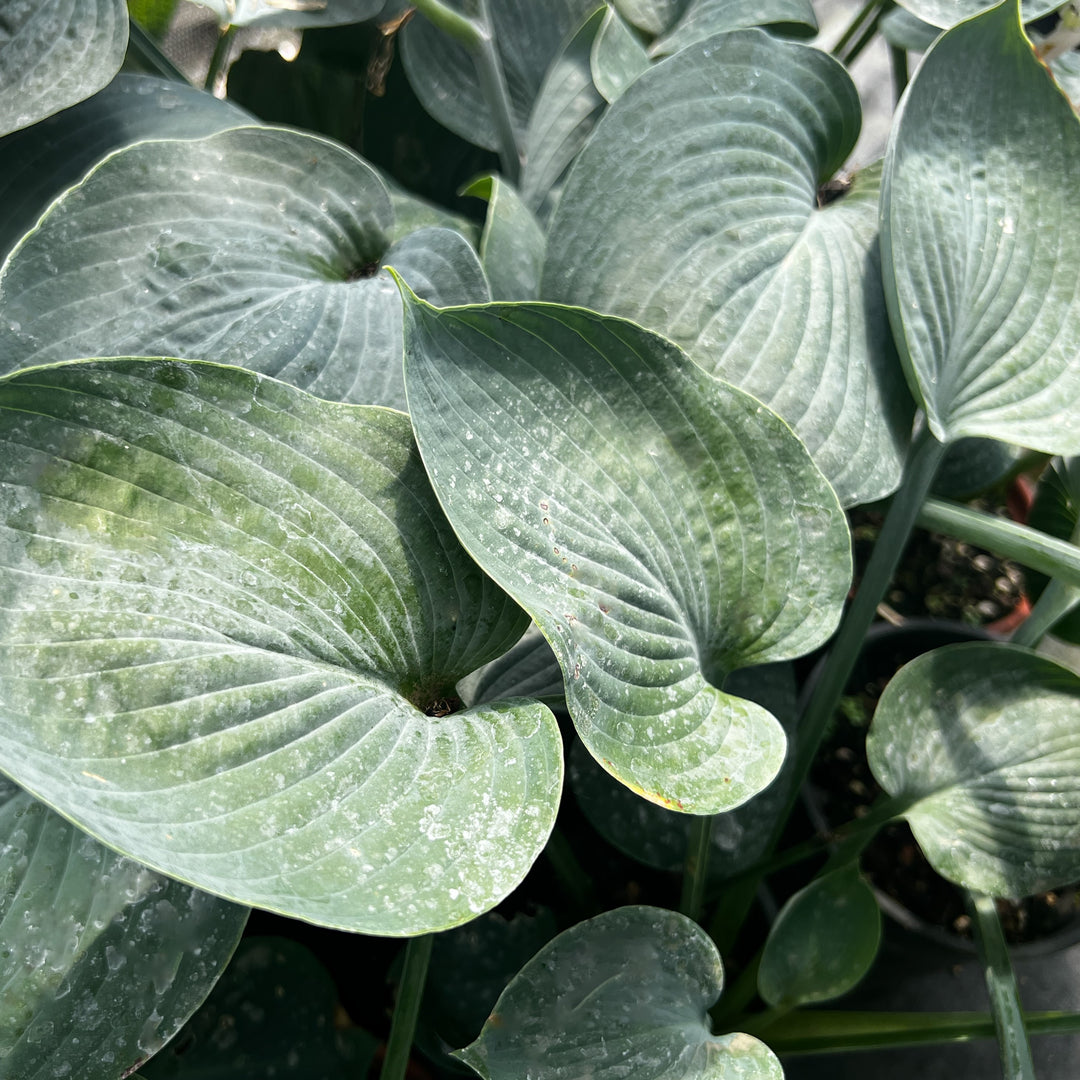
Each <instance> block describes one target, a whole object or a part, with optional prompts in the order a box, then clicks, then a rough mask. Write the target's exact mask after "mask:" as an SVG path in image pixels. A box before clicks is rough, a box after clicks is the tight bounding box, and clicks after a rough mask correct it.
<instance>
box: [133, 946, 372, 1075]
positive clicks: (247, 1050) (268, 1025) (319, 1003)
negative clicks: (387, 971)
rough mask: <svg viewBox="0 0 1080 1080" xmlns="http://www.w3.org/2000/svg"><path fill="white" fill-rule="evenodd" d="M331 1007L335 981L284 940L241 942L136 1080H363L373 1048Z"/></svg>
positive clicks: (311, 958) (366, 1036)
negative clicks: (210, 987) (194, 1008)
mask: <svg viewBox="0 0 1080 1080" xmlns="http://www.w3.org/2000/svg"><path fill="white" fill-rule="evenodd" d="M335 1008H340V1006H339V1005H338V994H337V988H336V987H335V986H334V980H333V978H332V977H331V975H330V973H329V972H328V971H327V970H326V968H324V967H323V966H322V964H321V963H319V961H318V960H317V959H316V958H315V956H314V955H312V953H311V952H310V951H309V950H308V949H306V948H305V947H304V946H303V945H301V944H300V943H299V942H297V941H292V940H290V939H288V938H276V937H245V938H244V940H243V941H241V942H240V945H239V946H238V948H237V950H236V955H235V956H234V957H233V958H232V960H231V962H230V963H229V966H228V967H227V968H226V969H225V974H224V975H223V976H222V977H221V979H220V980H219V981H218V984H217V986H215V987H214V992H213V993H212V994H211V995H210V997H209V998H207V1000H206V1002H205V1003H204V1004H203V1007H202V1008H201V1009H200V1010H199V1011H198V1012H197V1013H196V1014H195V1015H194V1016H193V1017H192V1018H191V1020H189V1021H188V1023H187V1025H186V1026H185V1027H184V1028H183V1029H182V1030H181V1031H180V1032H179V1033H178V1034H177V1036H176V1038H175V1039H174V1040H173V1041H172V1042H171V1043H170V1044H169V1045H168V1046H166V1047H165V1049H164V1050H162V1051H161V1053H159V1054H156V1055H155V1056H154V1057H153V1058H151V1060H150V1061H149V1062H147V1064H146V1065H144V1066H143V1067H142V1068H141V1069H140V1070H139V1072H138V1075H139V1076H140V1077H143V1078H144V1080H171V1078H172V1077H177V1078H178V1080H225V1078H226V1077H227V1078H228V1080H264V1078H268V1077H273V1078H274V1080H290V1078H292V1080H353V1078H355V1077H358V1076H365V1075H367V1070H368V1067H369V1066H370V1065H371V1062H372V1060H373V1059H374V1057H375V1053H376V1051H377V1049H378V1042H377V1041H376V1039H375V1038H374V1036H372V1035H369V1034H368V1033H367V1032H365V1031H363V1030H362V1029H359V1028H353V1027H342V1025H341V1023H340V1020H339V1018H338V1017H335ZM335 1021H337V1022H335ZM113 1075H114V1076H115V1074H113Z"/></svg>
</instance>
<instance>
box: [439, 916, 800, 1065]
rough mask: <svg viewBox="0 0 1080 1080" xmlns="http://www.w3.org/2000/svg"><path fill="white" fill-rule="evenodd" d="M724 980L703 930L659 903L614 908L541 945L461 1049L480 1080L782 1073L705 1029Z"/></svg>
mask: <svg viewBox="0 0 1080 1080" xmlns="http://www.w3.org/2000/svg"><path fill="white" fill-rule="evenodd" d="M722 985H723V969H722V967H721V965H720V956H719V954H718V953H717V951H716V946H715V945H714V944H713V943H712V941H711V940H710V939H709V937H708V935H707V934H706V933H705V931H704V930H702V929H701V927H699V926H697V925H696V924H695V923H693V922H691V921H690V920H689V919H687V918H686V917H685V916H684V915H679V914H676V913H675V912H673V911H664V910H662V909H660V908H652V907H626V908H618V909H616V910H615V911H608V912H605V913H604V914H603V915H599V916H597V917H596V918H595V919H590V920H589V921H588V922H583V923H579V924H578V925H577V926H574V927H572V928H571V929H569V930H567V931H565V932H564V933H562V934H560V935H559V936H558V937H557V938H555V940H554V941H552V942H550V943H549V944H548V945H546V946H545V947H544V948H543V949H541V950H540V952H538V953H537V954H536V956H534V957H533V958H532V960H530V961H529V962H528V963H527V964H526V965H525V967H523V968H522V969H521V971H520V972H518V974H517V975H516V976H515V977H514V979H513V980H512V981H511V983H510V985H509V986H508V987H507V988H506V990H505V991H504V992H503V994H502V996H501V997H500V998H499V1001H498V1004H496V1006H495V1009H494V1012H493V1013H492V1015H491V1018H490V1019H489V1020H488V1022H487V1024H485V1025H484V1030H483V1031H482V1032H481V1034H480V1037H479V1038H478V1039H477V1040H476V1041H475V1042H474V1043H472V1044H471V1045H470V1046H467V1047H466V1048H465V1049H464V1050H461V1051H460V1052H459V1053H458V1056H459V1057H460V1058H461V1059H462V1060H463V1061H464V1062H466V1063H467V1064H468V1065H471V1066H472V1067H473V1068H474V1069H475V1070H476V1071H477V1072H478V1073H479V1074H480V1076H482V1077H484V1080H517V1078H520V1077H522V1076H526V1075H527V1076H529V1077H531V1078H533V1080H578V1078H580V1077H582V1076H586V1075H591V1076H597V1075H605V1074H610V1075H612V1076H632V1077H633V1078H634V1080H660V1078H663V1080H782V1078H783V1075H784V1073H783V1070H782V1069H781V1067H780V1063H779V1061H777V1060H776V1058H775V1057H774V1056H773V1054H772V1051H771V1050H769V1048H768V1047H767V1046H766V1045H765V1044H764V1043H761V1042H759V1041H758V1040H757V1039H754V1038H752V1037H751V1036H749V1035H743V1034H738V1033H736V1034H731V1035H723V1036H714V1035H713V1034H712V1033H711V1031H710V1028H709V1017H708V1012H707V1010H708V1008H709V1006H710V1005H712V1004H713V1003H714V1002H715V1001H716V999H717V998H718V997H719V996H720V990H721V987H722Z"/></svg>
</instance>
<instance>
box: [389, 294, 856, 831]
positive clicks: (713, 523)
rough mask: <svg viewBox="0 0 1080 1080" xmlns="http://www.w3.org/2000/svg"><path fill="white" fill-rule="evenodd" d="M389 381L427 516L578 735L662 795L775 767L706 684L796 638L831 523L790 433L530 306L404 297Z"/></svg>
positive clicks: (831, 592) (641, 336) (681, 375)
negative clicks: (449, 530)
mask: <svg viewBox="0 0 1080 1080" xmlns="http://www.w3.org/2000/svg"><path fill="white" fill-rule="evenodd" d="M405 369H406V371H405V379H406V388H407V392H408V397H409V407H410V411H411V416H412V420H413V424H414V427H415V430H416V432H417V441H418V443H419V445H420V450H421V453H422V455H423V458H424V462H425V465H426V466H427V469H428V473H429V475H430V477H431V480H432V484H433V485H434V487H435V490H436V492H437V494H438V497H439V500H440V502H441V503H442V505H443V508H444V510H445V512H446V514H447V516H448V517H449V518H450V521H451V522H452V523H453V526H454V529H455V531H456V533H457V535H458V536H459V537H461V540H462V542H463V543H464V545H465V547H466V548H467V549H468V550H469V552H470V553H471V554H472V555H473V557H474V558H475V559H476V560H477V561H478V562H479V563H480V565H481V566H483V567H484V569H485V570H486V572H487V573H489V574H490V575H491V576H492V577H493V578H494V579H495V580H496V581H498V582H499V583H500V584H501V585H502V587H503V588H505V589H506V590H507V592H509V593H510V594H511V595H512V596H513V597H514V598H515V599H516V600H517V601H518V603H519V604H521V605H522V607H524V608H525V609H526V610H527V611H528V612H529V614H530V615H531V616H532V617H533V619H534V620H535V622H536V623H537V625H538V626H539V627H540V629H541V631H542V632H543V634H544V636H545V637H546V638H547V639H548V641H549V643H550V644H551V646H552V648H553V649H554V651H555V655H556V656H557V658H558V660H559V664H560V665H561V667H562V669H563V677H564V682H565V691H566V701H567V706H568V708H569V710H570V713H571V715H572V716H573V718H574V722H575V724H576V726H577V728H578V731H579V733H580V734H581V738H582V740H583V741H584V742H585V744H586V746H588V748H589V750H590V752H591V753H592V754H593V755H594V756H595V757H596V758H597V759H598V760H599V761H600V762H601V763H602V764H603V765H604V767H605V768H606V769H607V770H608V771H609V772H611V773H612V774H613V775H614V776H616V777H618V778H619V779H620V780H621V781H622V782H623V783H626V784H628V785H629V786H631V787H633V788H634V789H635V790H638V791H639V792H640V793H642V794H643V795H645V796H646V797H647V798H651V799H653V800H654V801H658V802H662V803H665V804H666V805H670V806H672V807H673V808H678V809H684V810H687V811H689V812H694V813H713V812H716V811H718V810H727V809H731V808H732V807H734V806H737V805H738V804H739V803H741V802H744V801H745V800H746V799H748V798H750V797H751V796H752V795H754V794H755V793H756V792H758V791H760V790H761V789H762V788H763V787H764V786H765V785H766V784H768V783H769V782H770V781H771V780H772V779H773V777H774V776H775V775H776V772H777V770H778V769H779V767H780V762H781V759H782V758H783V754H784V741H785V740H784V736H783V732H782V730H781V729H780V726H779V724H778V723H777V721H776V720H775V718H773V716H772V715H771V714H770V713H768V712H767V711H766V710H765V709H763V708H761V707H760V706H758V705H756V704H754V703H752V702H750V701H747V700H745V699H742V698H739V697H736V696H734V695H731V694H728V693H725V692H724V691H722V690H719V689H717V688H718V687H719V686H720V685H721V684H722V682H723V679H724V678H725V677H726V676H727V674H728V673H729V672H731V671H732V670H734V669H736V668H739V667H746V666H751V665H754V664H762V663H766V662H768V661H770V660H780V659H786V658H790V657H793V656H797V655H800V654H802V653H804V652H807V651H809V650H810V649H812V648H814V647H815V646H816V645H818V644H820V643H821V642H822V641H824V640H825V639H826V638H827V637H828V636H829V635H830V634H831V633H832V631H833V629H834V627H835V625H836V622H837V620H838V618H839V614H840V609H841V606H842V604H843V600H844V597H845V595H846V592H847V588H848V581H849V574H850V563H849V546H848V533H847V526H846V522H845V519H844V516H843V514H842V513H841V511H840V507H839V505H838V504H837V501H836V496H835V494H834V493H833V491H832V489H831V488H830V487H829V486H828V484H827V483H826V481H825V479H824V478H823V477H822V476H821V474H820V473H819V472H818V470H817V469H816V468H815V467H814V465H813V462H812V461H811V460H810V458H809V456H808V455H807V453H806V450H805V449H804V447H803V446H802V444H801V443H800V442H799V441H798V440H797V439H796V438H795V437H794V436H793V435H792V433H791V431H790V429H789V428H788V427H787V426H786V425H785V424H784V423H783V422H782V421H781V420H780V419H779V418H778V417H776V416H775V415H774V414H773V413H771V412H769V411H768V410H767V409H765V408H764V407H763V406H762V405H761V404H760V402H758V401H756V400H755V399H753V398H751V397H749V396H748V395H746V394H744V393H742V392H741V391H739V390H737V389H735V388H734V387H731V386H728V385H726V384H723V383H720V382H717V381H716V380H715V379H713V378H712V377H711V376H709V375H707V374H706V373H705V372H703V371H702V370H701V369H700V368H698V367H696V366H695V365H694V364H693V363H691V362H690V361H689V360H688V359H687V357H686V356H685V355H684V354H683V353H682V352H680V351H679V349H678V348H676V347H675V346H674V345H672V344H671V343H670V342H668V341H665V340H664V339H663V338H660V337H658V336H657V335H654V334H651V333H649V332H647V331H645V330H642V329H641V328H640V327H638V326H635V325H633V324H632V323H627V322H624V321H622V320H621V319H611V318H605V317H603V316H600V315H596V314H594V313H592V312H588V311H583V310H580V309H571V308H563V307H558V306H555V305H544V304H505V305H489V306H477V307H471V308H456V309H447V310H443V311H436V310H435V309H433V308H431V307H430V306H428V305H427V304H424V303H423V302H422V301H418V300H416V298H415V297H409V299H408V300H407V304H406V362H405Z"/></svg>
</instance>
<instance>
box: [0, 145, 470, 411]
mask: <svg viewBox="0 0 1080 1080" xmlns="http://www.w3.org/2000/svg"><path fill="white" fill-rule="evenodd" d="M393 225H394V217H393V211H392V209H391V203H390V197H389V195H388V194H387V192H386V189H385V188H384V186H383V185H382V183H381V181H380V180H379V178H378V177H377V176H376V174H375V173H374V171H373V170H372V169H371V168H370V166H368V165H367V164H365V163H364V162H363V161H361V160H360V159H359V158H357V157H356V156H355V155H354V154H352V153H350V152H349V151H347V150H345V149H344V148H343V147H340V146H338V145H337V144H335V143H331V142H329V141H327V140H325V139H321V138H318V137H316V136H313V135H303V134H300V133H299V132H294V131H287V130H284V129H277V128H264V127H242V128H235V129H233V130H229V131H224V132H221V133H219V134H217V135H213V136H211V137H209V138H205V139H194V140H190V141H182V140H170V141H164V140H162V141H150V142H142V143H137V144H136V145H134V146H131V147H129V148H127V149H126V150H122V151H120V152H119V153H117V154H115V155H113V156H112V157H110V158H107V159H106V160H105V161H104V162H103V163H102V164H101V165H100V166H99V167H98V168H96V169H95V170H94V171H93V172H91V173H90V174H89V176H88V177H87V178H86V179H85V180H84V181H83V182H82V183H81V184H80V185H79V186H78V187H76V188H74V189H73V190H72V191H70V192H68V193H67V194H66V195H64V196H63V197H62V198H61V199H60V200H59V201H58V202H57V203H55V204H54V206H53V207H52V208H51V210H50V211H49V213H48V214H47V216H46V217H45V218H44V219H43V220H42V222H41V224H40V225H39V227H38V228H37V229H35V230H34V231H33V232H32V233H31V234H30V235H29V236H27V237H26V239H25V240H24V241H23V242H22V243H21V244H20V245H19V247H18V248H16V250H15V251H14V252H13V253H12V255H11V256H10V258H9V260H8V263H7V264H6V266H5V268H4V271H3V274H2V275H0V304H2V306H3V312H4V320H3V321H2V322H0V371H5V370H11V369H12V368H16V367H20V366H27V365H32V364H40V363H47V362H51V361H55V360H69V359H74V358H77V357H83V356H125V355H164V356H180V357H185V358H192V359H213V360H219V361H223V362H229V363H235V364H240V365H242V366H244V367H250V368H253V369H255V370H257V371H262V372H264V373H267V374H271V375H275V376H278V377H280V378H282V379H285V380H287V381H288V382H291V383H294V384H295V385H298V386H301V387H304V388H306V389H308V390H310V391H311V392H312V393H315V394H318V395H319V396H320V397H326V398H331V399H334V400H343V401H354V402H361V403H365V404H379V405H391V406H395V407H401V406H403V405H404V398H403V390H402V385H401V302H400V299H399V297H398V295H397V290H396V289H395V287H394V284H393V282H392V281H391V280H390V278H389V276H388V275H387V274H386V273H384V272H382V271H381V269H380V267H381V265H382V264H383V263H384V262H392V263H393V265H394V266H395V267H396V268H397V269H398V271H399V272H400V273H401V274H402V275H403V276H404V277H405V278H407V279H408V280H409V282H410V283H411V284H412V285H413V287H414V288H415V289H416V290H417V291H418V292H420V293H421V294H423V295H426V296H428V297H429V298H431V299H432V300H434V301H435V302H438V303H461V302H465V301H470V300H477V299H486V297H487V286H486V283H485V281H484V276H483V271H482V270H481V268H480V265H479V262H478V261H477V258H476V255H475V253H474V252H473V250H472V249H471V247H470V246H469V244H468V242H467V241H466V240H465V239H464V238H463V237H462V236H460V235H458V234H457V233H455V232H452V231H450V230H447V229H421V230H418V231H417V232H414V233H411V234H410V235H408V236H406V237H405V238H404V239H402V240H399V241H397V242H395V243H393V244H392V243H391V241H390V234H391V231H392V229H393Z"/></svg>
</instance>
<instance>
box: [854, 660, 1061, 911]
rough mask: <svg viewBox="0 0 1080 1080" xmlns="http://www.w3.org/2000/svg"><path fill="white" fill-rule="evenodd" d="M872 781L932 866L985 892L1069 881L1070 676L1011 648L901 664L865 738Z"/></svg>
mask: <svg viewBox="0 0 1080 1080" xmlns="http://www.w3.org/2000/svg"><path fill="white" fill-rule="evenodd" d="M866 749H867V756H868V757H869V761H870V768H871V770H872V771H873V773H874V776H875V777H876V778H877V780H878V783H880V784H881V786H882V787H883V788H884V789H885V790H886V791H887V792H888V793H889V794H890V795H893V796H895V797H896V798H897V799H898V800H900V801H901V805H903V806H905V807H906V809H905V810H904V816H905V817H906V818H907V820H908V822H909V824H910V825H911V829H912V832H914V834H915V837H916V839H917V840H918V841H919V845H920V846H921V847H922V849H923V851H924V852H925V854H926V857H927V858H928V859H929V860H930V862H931V864H932V865H933V867H934V869H935V870H937V872H938V873H939V874H941V875H942V876H943V877H946V878H948V879H949V880H950V881H955V882H956V883H957V884H959V885H963V886H965V887H966V888H969V889H974V890H976V891H978V892H984V893H989V894H990V895H991V896H1028V895H1030V894H1031V893H1035V892H1041V891H1045V890H1047V889H1050V888H1053V887H1055V886H1057V885H1064V884H1066V883H1067V882H1070V881H1075V880H1076V879H1077V878H1080V677H1078V676H1077V675H1075V674H1074V673H1073V672H1071V671H1068V670H1067V669H1065V668H1063V667H1061V666H1060V665H1058V664H1055V663H1054V662H1053V661H1051V660H1048V659H1046V658H1044V657H1041V656H1037V655H1036V654H1035V653H1032V652H1029V651H1027V650H1026V649H1021V648H1019V647H1017V646H1013V645H1004V644H997V643H990V644H984V643H976V644H970V645H951V646H946V647H945V648H943V649H935V650H934V651H933V652H929V653H925V654H924V655H923V656H920V657H919V658H918V659H916V660H913V661H912V662H911V663H910V664H907V665H906V666H905V667H903V668H901V669H900V671H899V672H898V673H897V674H896V676H895V677H894V678H893V680H892V682H890V683H889V685H888V686H887V687H886V688H885V692H884V694H882V696H881V700H880V702H879V703H878V708H877V712H876V713H875V715H874V720H873V723H872V724H871V727H870V732H869V735H868V736H867V744H866Z"/></svg>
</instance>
